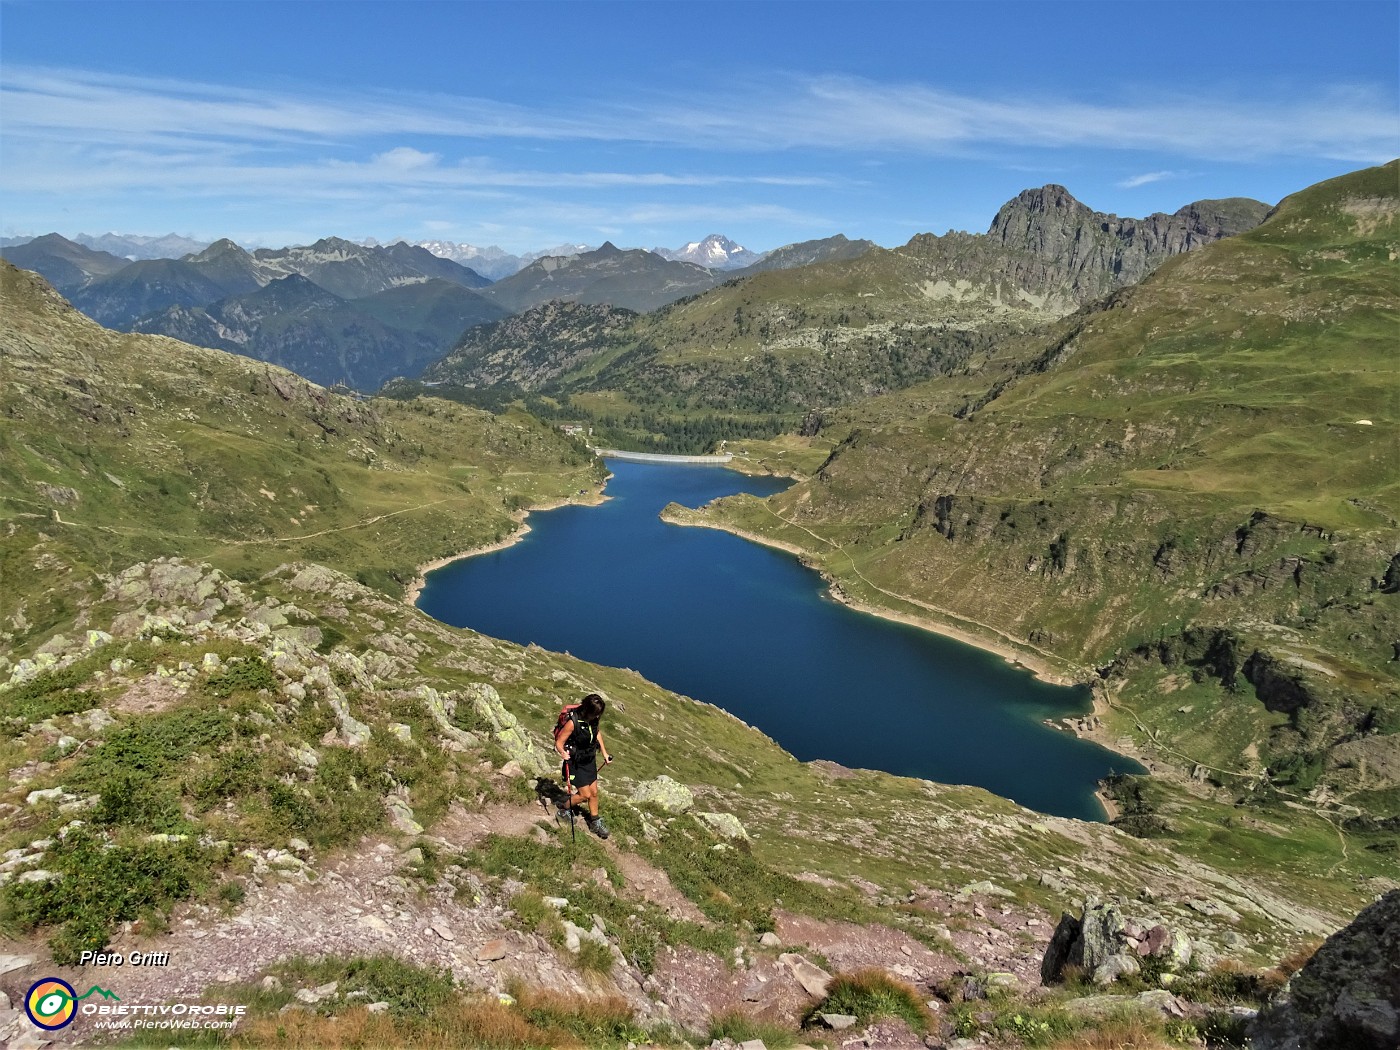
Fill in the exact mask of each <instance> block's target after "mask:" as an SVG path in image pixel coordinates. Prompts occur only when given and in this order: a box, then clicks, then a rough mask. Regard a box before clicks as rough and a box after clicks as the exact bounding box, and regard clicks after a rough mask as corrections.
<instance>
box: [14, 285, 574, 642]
mask: <svg viewBox="0 0 1400 1050" xmlns="http://www.w3.org/2000/svg"><path fill="white" fill-rule="evenodd" d="M2 279H3V285H0V296H3V305H4V309H3V311H0V347H2V348H3V358H0V368H3V373H4V376H3V378H4V382H3V384H0V412H3V426H0V513H3V515H4V518H5V523H6V531H5V534H4V537H3V539H0V577H3V580H4V587H3V588H0V622H3V625H4V626H3V631H4V634H3V636H2V637H3V638H4V639H5V640H6V641H7V642H10V643H12V644H22V643H23V641H24V640H25V639H26V638H28V637H31V636H33V634H34V633H35V632H40V631H43V630H44V629H46V628H49V627H51V626H53V625H54V624H56V623H58V622H60V621H62V620H63V619H65V618H66V617H69V616H71V615H72V614H73V612H74V610H75V608H76V603H77V602H79V601H80V600H81V596H82V595H84V594H85V593H86V592H87V590H88V589H89V588H90V587H91V582H90V576H91V574H92V573H93V572H111V571H114V570H119V569H121V568H123V567H124V566H126V565H127V564H129V563H131V562H133V561H137V560H140V559H142V558H149V557H154V556H157V555H162V554H167V553H170V552H172V551H178V552H180V553H182V554H185V555H188V556H191V557H195V558H200V559H205V560H207V561H209V562H210V563H212V564H215V565H218V566H220V567H222V568H224V569H226V570H228V571H230V572H235V573H237V574H239V575H244V576H246V575H250V574H256V573H259V572H262V571H265V570H266V569H269V568H271V567H273V566H275V565H277V564H279V563H280V562H282V561H286V560H288V559H291V558H298V557H301V558H310V559H314V560H316V561H319V562H322V563H324V564H328V565H332V566H335V567H337V568H341V569H343V570H345V571H347V572H349V573H350V574H351V575H354V576H357V577H359V578H360V579H362V580H365V581H367V582H370V583H373V584H374V585H376V586H380V587H384V588H387V589H390V590H394V589H397V588H400V587H401V586H402V585H403V584H405V583H407V582H408V581H409V580H410V579H411V578H412V577H413V574H414V569H415V566H416V565H418V564H420V563H422V562H424V561H427V560H429V559H431V558H435V557H442V556H445V555H449V554H452V553H455V552H458V551H461V550H464V549H467V548H470V547H473V546H478V545H480V544H482V543H486V542H491V541H492V540H495V539H498V538H500V537H501V536H504V535H505V534H506V533H507V532H509V531H510V530H511V529H512V528H513V527H514V524H513V522H512V520H511V515H512V513H513V512H514V511H515V510H516V509H517V508H519V507H521V506H525V505H529V504H532V503H540V502H546V501H550V500H555V499H559V498H563V497H566V496H569V495H572V494H576V493H577V492H578V491H579V490H580V489H584V488H589V487H592V486H595V485H596V484H597V482H598V480H599V478H600V468H599V466H598V465H597V464H596V463H595V461H594V460H593V458H592V456H591V455H589V454H588V453H587V452H586V451H585V450H584V449H582V448H581V447H580V446H579V445H577V444H575V443H573V442H571V441H569V440H567V439H565V438H563V437H562V436H561V435H559V434H558V433H557V432H555V431H552V430H550V429H549V428H547V427H545V426H544V425H543V424H541V423H540V422H539V421H537V420H535V419H533V418H532V417H529V416H525V415H523V414H506V415H503V416H492V415H489V414H487V413H484V412H479V411H476V410H472V409H467V408H464V407H462V406H460V405H453V404H450V403H448V402H434V401H430V400H429V401H418V402H412V403H403V402H397V401H356V400H352V399H350V398H346V397H339V396H335V395H332V394H329V393H327V392H326V391H325V390H323V389H322V388H320V387H317V386H313V385H312V384H310V383H307V382H306V381H305V380H303V379H301V378H300V377H298V376H295V375H293V374H292V373H290V372H286V371H284V370H282V369H280V368H277V367H275V366H271V365H267V364H263V363H261V362H257V361H253V360H250V359H247V358H243V357H237V356H235V355H232V354H227V353H224V352H222V351H217V350H206V349H202V348H196V347H191V346H188V345H186V344H183V343H177V342H175V341H174V340H170V339H164V338H160V337H155V336H144V335H123V334H119V333H116V332H111V331H108V330H107V329H104V328H101V327H99V326H98V325H96V324H95V323H93V322H91V321H89V320H87V319H86V318H84V317H83V316H82V315H80V314H78V313H77V312H76V311H74V310H72V309H71V308H70V307H69V306H68V305H67V304H66V303H64V302H63V301H62V300H61V299H59V298H58V297H57V296H56V295H55V294H54V293H53V292H52V291H51V290H49V289H48V288H47V286H45V285H43V284H42V282H41V281H39V280H38V279H37V278H35V277H33V275H31V274H28V273H25V272H24V271H19V270H16V269H14V268H13V267H10V266H8V265H6V266H5V268H4V271H3V278H2Z"/></svg>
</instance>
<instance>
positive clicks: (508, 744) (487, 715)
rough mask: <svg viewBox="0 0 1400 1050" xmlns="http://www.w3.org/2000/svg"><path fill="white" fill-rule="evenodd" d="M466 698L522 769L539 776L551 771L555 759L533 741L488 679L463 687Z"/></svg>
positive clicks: (495, 739)
mask: <svg viewBox="0 0 1400 1050" xmlns="http://www.w3.org/2000/svg"><path fill="white" fill-rule="evenodd" d="M462 698H463V699H464V700H466V701H468V702H470V703H471V705H472V707H473V709H474V710H475V711H476V714H477V716H478V717H480V718H481V719H482V720H483V721H485V722H486V723H487V725H489V726H490V727H491V728H490V732H491V739H492V740H494V741H496V743H497V744H499V745H500V746H501V748H502V749H503V750H504V751H505V753H506V754H507V755H509V756H510V757H511V758H512V759H514V760H515V761H516V762H519V763H520V766H521V768H522V769H527V770H529V771H530V772H531V773H532V774H534V775H535V776H543V775H544V774H546V773H548V772H550V771H551V770H552V768H553V765H554V763H553V762H552V761H548V760H546V758H545V756H544V751H543V749H542V748H538V747H536V746H535V745H534V744H533V743H531V741H530V738H529V736H528V735H527V734H526V732H525V730H524V729H523V728H522V727H521V725H520V720H519V719H517V718H516V717H515V716H514V715H513V714H511V713H510V712H509V711H507V710H506V709H505V705H504V704H502V703H501V696H500V694H499V693H497V692H496V690H495V689H493V688H492V687H491V686H489V685H486V684H485V683H484V682H473V683H472V684H471V685H469V686H467V687H466V689H464V690H462Z"/></svg>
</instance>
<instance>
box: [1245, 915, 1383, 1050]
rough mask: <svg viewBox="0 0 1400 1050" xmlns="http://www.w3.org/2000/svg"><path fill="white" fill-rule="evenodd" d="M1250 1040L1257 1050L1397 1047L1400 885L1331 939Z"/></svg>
mask: <svg viewBox="0 0 1400 1050" xmlns="http://www.w3.org/2000/svg"><path fill="white" fill-rule="evenodd" d="M1249 1037H1250V1040H1251V1045H1252V1046H1253V1047H1254V1048H1255V1050H1311V1048H1318V1050H1331V1048H1336V1050H1343V1048H1346V1050H1395V1047H1397V1046H1400V890H1391V891H1390V892H1389V893H1387V894H1386V895H1385V896H1384V897H1382V898H1381V899H1380V900H1378V901H1376V902H1375V903H1374V904H1372V905H1370V906H1369V907H1368V908H1366V909H1365V910H1364V911H1362V912H1361V914H1360V915H1358V916H1357V917H1356V918H1355V919H1354V920H1353V921H1352V923H1351V925H1349V926H1347V927H1346V928H1345V929H1343V930H1340V931H1338V932H1337V933H1334V934H1333V935H1332V936H1331V937H1329V938H1327V940H1326V941H1325V942H1323V945H1322V947H1321V948H1319V949H1318V950H1317V952H1316V953H1315V954H1314V955H1313V957H1312V958H1311V959H1309V960H1308V962H1307V964H1306V965H1304V967H1303V968H1302V969H1301V970H1299V971H1298V973H1297V974H1295V975H1294V977H1293V979H1292V980H1291V981H1289V983H1288V987H1287V988H1286V989H1285V991H1284V994H1283V995H1282V996H1281V997H1280V998H1279V999H1278V1000H1276V1001H1275V1002H1273V1003H1270V1004H1269V1005H1268V1006H1266V1007H1265V1008H1264V1009H1263V1010H1261V1011H1260V1012H1259V1016H1258V1017H1256V1018H1255V1019H1254V1022H1253V1023H1252V1024H1251V1025H1250V1028H1249Z"/></svg>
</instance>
